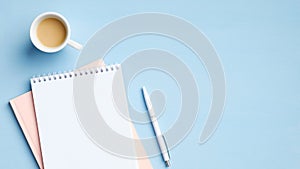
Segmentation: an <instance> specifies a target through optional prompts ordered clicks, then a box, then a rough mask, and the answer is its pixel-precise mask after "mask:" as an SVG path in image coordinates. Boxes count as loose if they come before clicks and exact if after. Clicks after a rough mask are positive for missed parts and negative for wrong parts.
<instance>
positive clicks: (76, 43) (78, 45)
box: [68, 39, 82, 50]
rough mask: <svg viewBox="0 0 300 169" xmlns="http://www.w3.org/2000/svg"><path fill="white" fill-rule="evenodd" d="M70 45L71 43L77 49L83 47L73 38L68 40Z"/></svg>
mask: <svg viewBox="0 0 300 169" xmlns="http://www.w3.org/2000/svg"><path fill="white" fill-rule="evenodd" d="M68 45H70V46H71V47H73V48H75V49H77V50H81V49H82V45H81V44H79V43H78V42H75V41H73V40H71V39H69V40H68Z"/></svg>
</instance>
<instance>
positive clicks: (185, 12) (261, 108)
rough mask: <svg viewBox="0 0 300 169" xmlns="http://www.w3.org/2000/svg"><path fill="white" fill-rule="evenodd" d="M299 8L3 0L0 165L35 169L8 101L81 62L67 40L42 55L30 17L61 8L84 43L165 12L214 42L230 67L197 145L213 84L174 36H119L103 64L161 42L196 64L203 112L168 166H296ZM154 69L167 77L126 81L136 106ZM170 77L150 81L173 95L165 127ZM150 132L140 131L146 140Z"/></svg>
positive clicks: (299, 143)
mask: <svg viewBox="0 0 300 169" xmlns="http://www.w3.org/2000/svg"><path fill="white" fill-rule="evenodd" d="M299 9H300V2H299V1H297V0H287V1H270V0H266V1H259V0H252V1H245V0H239V1H237V0H229V1H226V2H225V1H224V2H220V1H215V0H212V1H207V2H204V1H178V0H173V1H170V0H167V1H151V2H150V1H143V0H139V1H103V2H101V1H88V2H84V1H80V2H74V1H29V0H27V1H16V0H11V1H5V2H4V1H2V2H1V5H0V19H1V31H0V37H1V39H0V46H1V53H0V59H1V60H0V75H1V80H0V95H1V96H0V168H1V169H16V168H26V169H34V168H38V166H37V164H36V162H35V160H34V158H33V155H32V153H31V151H30V148H29V146H28V145H27V142H26V140H25V138H24V136H23V134H22V131H21V129H20V127H19V125H18V123H17V121H16V118H15V116H14V114H13V112H12V110H11V108H10V106H9V104H8V101H9V100H10V99H11V98H14V97H16V96H18V95H20V94H22V93H24V92H27V91H29V90H30V85H29V78H30V77H32V75H35V74H43V73H47V72H54V71H59V70H68V69H73V68H74V67H75V65H76V59H77V58H78V56H79V52H78V51H76V50H74V49H72V48H70V47H66V48H65V49H64V50H63V51H61V52H59V53H55V54H45V53H42V52H39V51H38V50H36V49H35V48H34V47H33V46H32V44H31V42H30V39H29V28H30V24H31V22H32V21H33V19H34V18H35V17H36V16H37V15H38V14H40V13H42V12H46V11H56V12H59V13H61V14H63V15H64V16H65V17H66V18H67V19H68V20H69V22H70V24H71V28H72V38H73V39H74V40H76V41H78V42H80V43H82V44H84V43H86V42H87V41H88V39H89V37H91V36H92V34H93V33H94V32H96V31H97V30H98V29H100V28H101V27H103V26H104V25H106V24H108V23H110V22H112V21H114V20H116V19H118V18H120V17H123V16H127V15H131V14H135V13H141V12H163V13H168V14H173V15H176V16H179V17H181V18H184V19H185V20H187V21H189V22H191V23H192V24H193V25H194V26H196V27H197V28H199V29H200V30H201V31H202V32H203V33H204V34H205V35H206V36H207V37H208V38H209V40H210V41H211V42H212V44H213V45H214V46H215V48H216V50H217V52H218V54H219V56H220V59H221V61H222V64H223V66H224V70H225V74H226V85H227V86H226V89H227V100H226V106H225V111H224V115H223V118H222V121H221V123H220V125H219V127H218V129H217V130H216V132H215V133H214V135H213V137H211V139H210V140H209V141H208V142H206V143H205V144H201V145H200V144H198V141H199V136H200V132H201V129H202V128H203V123H204V122H205V119H206V116H207V112H208V110H209V104H210V99H211V91H210V90H211V89H210V82H209V78H208V75H207V73H206V71H205V68H204V67H203V65H202V64H201V62H200V61H198V60H196V59H195V56H193V54H192V53H191V52H190V51H188V50H187V49H185V48H184V47H182V45H181V44H179V43H178V42H176V41H175V42H174V41H172V40H170V39H166V38H163V37H157V36H145V37H137V38H133V39H129V40H128V41H125V42H123V43H121V44H120V45H118V46H117V47H116V48H114V49H113V50H112V51H111V53H109V54H108V56H107V57H106V59H105V61H106V62H107V63H116V62H121V61H122V60H123V59H124V58H126V56H128V55H130V54H132V53H133V52H135V51H138V50H141V49H145V48H159V49H164V50H167V51H171V52H172V53H173V54H176V55H177V56H178V57H179V58H181V59H182V61H183V62H184V63H186V64H187V65H189V66H190V69H191V71H192V72H193V74H194V76H195V77H196V81H197V84H198V87H199V92H200V102H199V104H200V108H199V116H198V118H197V121H196V124H195V126H194V128H193V130H192V131H191V133H190V134H189V135H188V137H187V138H186V139H185V140H184V141H183V142H182V143H181V144H179V145H178V146H176V147H175V148H174V149H172V151H171V157H172V168H207V169H208V168H209V169H213V168H215V169H217V168H218V169H219V168H230V169H240V168H249V169H250V168H251V169H252V168H268V169H282V168H289V169H299V168H300V112H299V111H300V104H299V101H300V87H299V86H300V78H299V75H300V47H299V46H300V38H299V37H300V10H299ZM120 29H121V28H120ZM151 74H152V75H151ZM154 74H155V77H157V76H162V77H163V76H164V75H161V74H160V73H159V72H147V73H145V74H144V75H141V76H138V77H137V78H136V80H134V81H133V83H132V85H131V86H130V92H131V93H129V94H128V95H129V98H130V100H129V101H130V103H132V104H133V105H135V106H136V108H137V109H144V108H143V106H142V104H141V98H140V94H139V93H137V94H135V93H136V92H137V89H138V87H139V86H140V85H141V84H142V82H144V81H145V79H147V78H153V79H155V77H154ZM147 76H149V77H147ZM170 81H171V82H169V83H170V84H172V83H174V82H172V80H170ZM155 82H157V83H159V84H160V86H159V85H158V86H156V85H155V84H157V83H155ZM167 83H168V82H164V81H158V80H157V81H155V80H153V81H151V82H146V85H147V86H149V90H150V91H153V90H154V89H156V88H162V89H164V90H166V91H165V93H166V95H167V96H166V98H167V99H168V98H175V99H173V100H172V99H169V100H168V101H167V105H166V112H165V113H164V114H163V115H162V117H161V119H160V123H161V125H162V128H163V130H164V131H165V130H166V129H167V128H168V126H169V125H170V124H169V123H168V122H169V121H170V120H169V121H168V118H167V117H168V114H171V112H172V111H173V109H174V110H175V109H176V108H177V109H178V107H176V106H172V104H171V103H173V105H176V104H175V103H176V101H178V100H176V98H178V97H179V96H178V92H170V91H168V88H166V87H165V86H167ZM173 88H174V90H176V86H175V85H173V87H170V90H171V89H173ZM172 93H173V94H172ZM168 103H170V104H168ZM172 108H173V109H172ZM171 117H173V116H171ZM172 120H175V119H172ZM148 129H149V126H148ZM145 130H147V129H145ZM145 133H147V132H145ZM145 133H143V131H141V132H140V131H139V134H140V135H141V136H144V135H145V137H146V135H147V134H145ZM151 161H152V164H153V166H154V168H164V166H163V164H162V161H161V159H160V157H159V156H158V157H155V158H151Z"/></svg>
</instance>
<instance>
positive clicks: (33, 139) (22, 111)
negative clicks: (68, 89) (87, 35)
mask: <svg viewBox="0 0 300 169" xmlns="http://www.w3.org/2000/svg"><path fill="white" fill-rule="evenodd" d="M102 65H104V62H103V61H102V60H100V61H95V62H92V63H90V64H88V65H86V66H84V67H82V68H81V69H86V68H89V67H99V66H102ZM10 105H11V107H12V109H13V111H14V113H15V116H16V118H17V120H18V122H19V124H20V126H21V128H22V131H23V133H24V135H25V138H26V140H27V142H28V144H29V146H30V148H31V150H32V152H33V155H34V157H35V159H36V161H37V163H38V165H39V167H40V168H41V169H43V168H44V167H43V158H42V152H41V148H40V142H39V134H38V129H37V122H36V116H35V110H34V105H33V98H32V93H31V91H29V92H27V93H25V94H22V95H20V96H18V97H16V98H14V99H12V100H10ZM131 129H132V132H133V137H134V138H136V139H138V138H139V136H138V134H137V132H136V130H135V128H134V126H133V125H132V126H131ZM136 149H137V150H138V151H137V152H139V153H143V154H146V152H145V149H144V147H143V145H142V143H138V144H137V145H136ZM138 165H139V168H141V169H152V165H151V162H150V160H149V159H139V160H138Z"/></svg>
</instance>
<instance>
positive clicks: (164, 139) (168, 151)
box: [162, 135, 171, 158]
mask: <svg viewBox="0 0 300 169" xmlns="http://www.w3.org/2000/svg"><path fill="white" fill-rule="evenodd" d="M162 138H163V140H164V142H165V145H166V148H167V153H168V156H169V158H171V156H170V152H169V147H168V144H167V141H166V138H165V136H164V135H162Z"/></svg>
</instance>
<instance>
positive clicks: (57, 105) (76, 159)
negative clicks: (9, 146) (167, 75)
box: [10, 61, 152, 169]
mask: <svg viewBox="0 0 300 169" xmlns="http://www.w3.org/2000/svg"><path fill="white" fill-rule="evenodd" d="M87 66H88V68H89V69H88V71H87V70H86V68H87V67H84V68H82V69H81V70H76V71H73V72H68V73H63V74H53V75H50V76H43V77H37V78H32V79H31V86H32V92H28V93H26V94H24V95H21V96H19V97H17V98H15V99H12V100H11V101H10V104H11V106H12V108H13V110H14V112H15V115H16V117H17V119H18V121H19V123H20V126H21V127H22V129H23V132H24V135H25V137H26V139H27V141H28V143H29V145H30V148H31V150H32V152H33V154H34V156H35V158H36V160H37V163H38V164H39V166H40V168H45V169H59V168H73V169H81V168H124V169H126V168H128V169H129V168H130V169H134V168H152V167H151V164H150V161H149V159H143V160H136V159H130V158H124V157H121V156H118V155H115V154H113V153H110V152H109V151H107V150H105V147H104V148H103V147H101V145H99V144H97V138H95V137H94V136H96V135H98V136H99V133H97V132H103V129H102V128H100V126H101V125H99V124H97V121H95V120H94V118H93V116H95V118H96V116H100V115H101V117H104V120H105V121H106V122H108V123H109V125H110V126H112V128H113V130H116V131H117V132H118V133H119V134H120V135H123V136H126V137H128V138H138V136H137V133H136V131H135V129H134V127H133V125H132V124H131V123H130V122H129V121H126V120H124V118H122V117H120V112H119V110H118V109H117V108H115V105H114V100H113V99H112V98H113V97H112V96H113V95H117V96H119V97H118V99H120V98H121V99H122V100H121V103H123V105H124V106H123V107H126V105H127V101H126V98H127V97H126V94H125V89H124V85H123V78H122V69H121V66H120V65H111V66H104V64H103V62H102V61H98V62H94V63H91V64H90V65H87ZM74 80H75V81H76V83H77V84H80V85H79V86H75V87H76V90H79V91H83V93H85V92H84V91H85V90H87V88H86V86H90V83H91V81H93V84H94V85H93V91H94V92H95V97H94V98H93V99H94V100H95V103H96V105H97V107H98V108H99V112H100V114H95V113H94V114H93V113H91V112H89V111H90V110H89V108H87V109H86V112H81V113H87V114H83V115H84V119H82V117H81V116H80V113H78V110H77V109H76V106H74ZM116 89H117V90H116ZM82 97H85V96H82ZM83 99H84V98H83ZM88 113H91V115H90V116H86V115H88ZM122 113H125V114H128V109H127V107H126V109H122ZM85 117H89V118H90V119H88V121H86V119H85ZM89 121H91V123H89ZM93 121H94V122H93ZM93 123H94V124H93ZM97 127H98V128H97ZM93 132H94V133H93ZM93 134H94V136H93ZM95 134H96V135H95ZM100 136H101V137H100V138H98V139H100V141H101V139H106V138H105V137H106V135H105V131H104V132H103V135H101V133H100ZM112 144H115V142H113V141H112ZM117 144H120V145H118V146H119V147H120V146H121V147H122V145H121V144H122V143H117ZM118 146H116V147H118ZM126 149H128V150H129V151H132V152H133V153H136V150H137V149H138V150H139V152H138V153H141V150H143V147H142V144H136V143H134V142H132V146H128V144H127V147H126Z"/></svg>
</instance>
